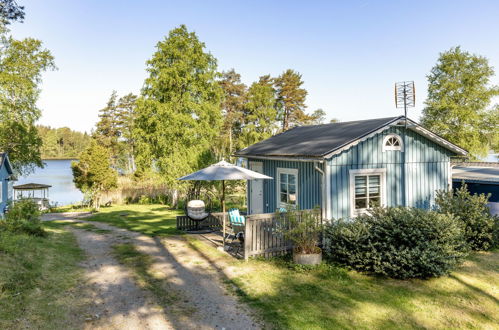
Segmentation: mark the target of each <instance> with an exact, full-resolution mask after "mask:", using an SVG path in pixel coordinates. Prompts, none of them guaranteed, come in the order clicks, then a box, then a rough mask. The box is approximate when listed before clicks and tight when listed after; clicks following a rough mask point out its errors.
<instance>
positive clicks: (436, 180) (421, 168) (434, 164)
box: [328, 127, 452, 218]
mask: <svg viewBox="0 0 499 330" xmlns="http://www.w3.org/2000/svg"><path fill="white" fill-rule="evenodd" d="M404 130H405V129H404V128H403V127H392V128H389V129H387V130H386V131H384V132H382V133H380V134H377V135H375V136H373V137H372V138H369V139H367V140H365V141H363V142H361V143H359V144H358V145H356V146H354V147H352V148H350V149H349V150H346V151H344V152H342V153H341V154H339V155H335V156H334V157H333V158H331V159H330V160H329V161H328V167H329V168H328V170H329V172H330V176H329V177H330V189H329V192H328V194H329V196H330V198H331V200H330V203H329V204H330V210H329V211H330V212H329V215H330V217H331V218H348V217H350V207H351V205H350V198H351V196H350V186H349V170H351V169H370V168H385V169H386V204H387V205H388V206H398V205H404V199H407V201H406V203H405V204H406V205H408V206H415V207H421V208H430V207H431V206H432V205H433V202H434V198H435V191H436V190H438V189H447V188H448V184H449V175H450V173H449V157H450V156H451V155H452V152H450V151H448V150H447V149H445V148H443V147H441V146H439V145H438V144H435V143H434V142H432V141H430V140H428V139H426V138H425V137H423V136H421V135H419V134H417V133H415V132H413V131H410V130H408V131H407V136H406V141H405V143H404V152H400V151H385V152H383V151H382V142H383V139H384V137H385V136H386V135H388V134H393V133H395V134H398V135H400V136H401V137H402V138H403V134H404ZM404 153H405V157H406V160H405V166H404ZM404 172H405V173H404ZM404 177H405V178H406V180H405V181H406V192H405V193H404Z"/></svg>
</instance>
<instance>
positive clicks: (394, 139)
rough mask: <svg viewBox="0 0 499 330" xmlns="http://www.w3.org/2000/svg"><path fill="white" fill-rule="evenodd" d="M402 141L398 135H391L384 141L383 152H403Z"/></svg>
mask: <svg viewBox="0 0 499 330" xmlns="http://www.w3.org/2000/svg"><path fill="white" fill-rule="evenodd" d="M402 147H403V145H402V139H401V138H400V136H398V135H397V134H390V135H387V136H385V138H384V139H383V151H387V150H398V151H402V149H403V148H402Z"/></svg>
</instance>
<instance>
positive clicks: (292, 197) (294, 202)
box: [289, 194, 296, 204]
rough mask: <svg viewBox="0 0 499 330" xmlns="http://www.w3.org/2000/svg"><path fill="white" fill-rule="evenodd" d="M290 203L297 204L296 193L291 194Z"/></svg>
mask: <svg viewBox="0 0 499 330" xmlns="http://www.w3.org/2000/svg"><path fill="white" fill-rule="evenodd" d="M289 204H296V194H289Z"/></svg>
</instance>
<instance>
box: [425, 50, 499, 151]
mask: <svg viewBox="0 0 499 330" xmlns="http://www.w3.org/2000/svg"><path fill="white" fill-rule="evenodd" d="M493 76H494V70H493V68H492V67H491V66H490V65H489V62H488V60H487V59H486V58H485V57H482V56H478V55H474V54H470V53H469V52H466V51H462V50H461V48H460V47H455V48H451V49H450V50H449V51H446V52H443V53H441V54H440V57H439V59H438V62H437V64H436V65H435V66H434V67H433V68H432V70H431V72H430V74H429V75H428V76H427V78H428V82H429V85H428V98H427V100H426V102H425V104H426V107H425V109H424V110H423V117H422V121H421V122H422V125H423V126H425V127H426V128H428V129H429V130H431V131H433V132H435V133H437V134H439V135H441V136H442V137H444V138H445V139H447V140H449V141H450V142H452V143H455V144H457V145H458V146H460V147H462V148H464V149H466V150H468V151H469V152H470V154H471V155H472V157H474V158H477V157H479V156H484V155H486V154H487V151H488V148H491V147H493V144H494V143H497V142H495V141H497V140H498V139H499V138H498V135H499V110H498V107H497V106H495V107H492V108H490V105H491V102H492V99H493V97H495V96H497V95H499V88H498V87H497V86H494V85H491V84H490V80H491V78H492V77H493Z"/></svg>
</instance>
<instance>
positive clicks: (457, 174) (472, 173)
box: [452, 166, 499, 185]
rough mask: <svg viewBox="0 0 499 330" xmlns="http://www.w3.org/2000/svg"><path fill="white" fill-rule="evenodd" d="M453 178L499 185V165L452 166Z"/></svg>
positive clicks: (454, 179)
mask: <svg viewBox="0 0 499 330" xmlns="http://www.w3.org/2000/svg"><path fill="white" fill-rule="evenodd" d="M452 180H453V181H462V180H464V182H474V183H488V184H498V185H499V167H479V166H456V167H453V168H452Z"/></svg>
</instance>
